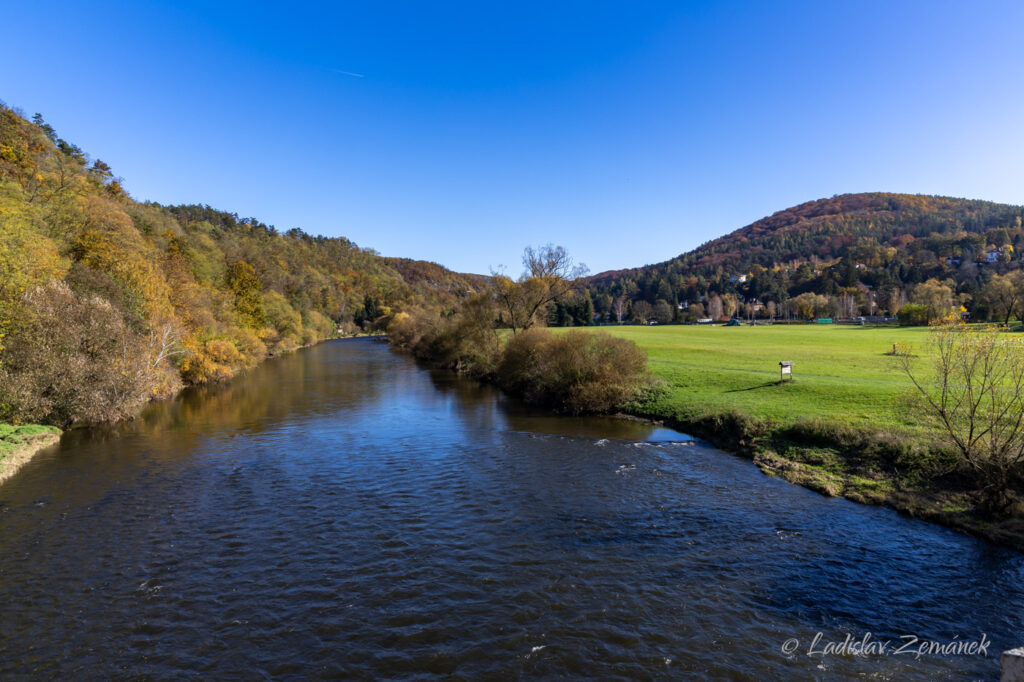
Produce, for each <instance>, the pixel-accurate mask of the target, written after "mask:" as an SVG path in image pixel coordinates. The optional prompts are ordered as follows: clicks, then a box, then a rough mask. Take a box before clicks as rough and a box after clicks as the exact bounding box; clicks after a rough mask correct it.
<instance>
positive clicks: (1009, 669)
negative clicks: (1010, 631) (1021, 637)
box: [999, 647, 1024, 682]
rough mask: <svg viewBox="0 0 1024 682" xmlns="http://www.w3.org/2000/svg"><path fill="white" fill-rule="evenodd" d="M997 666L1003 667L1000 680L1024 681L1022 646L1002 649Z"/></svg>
mask: <svg viewBox="0 0 1024 682" xmlns="http://www.w3.org/2000/svg"><path fill="white" fill-rule="evenodd" d="M999 666H1000V667H1001V668H1002V669H1003V675H1002V677H1001V678H1000V681H1001V682H1024V647H1022V648H1019V649H1010V650H1009V651H1004V652H1003V655H1002V656H1000V658H999Z"/></svg>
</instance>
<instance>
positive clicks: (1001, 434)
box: [900, 315, 1024, 513]
mask: <svg viewBox="0 0 1024 682" xmlns="http://www.w3.org/2000/svg"><path fill="white" fill-rule="evenodd" d="M957 317H958V316H954V315H951V316H949V317H948V318H947V319H946V321H945V322H944V323H943V324H941V325H937V326H935V327H933V328H932V332H931V339H930V346H931V349H930V350H931V351H932V353H933V354H934V366H933V368H932V371H931V372H930V373H929V372H927V371H918V369H917V368H916V367H915V364H914V360H913V357H912V356H911V354H909V353H904V354H902V355H901V356H900V359H901V362H902V366H903V370H904V371H905V372H906V374H907V376H908V377H909V378H910V380H911V382H912V383H913V384H914V386H915V387H916V388H917V390H918V392H919V393H920V395H921V397H922V399H923V400H922V408H923V414H924V416H925V417H926V418H928V419H930V420H931V421H932V422H933V423H934V424H935V425H936V426H938V427H939V429H940V430H941V431H943V432H945V434H946V435H947V436H948V437H949V440H950V441H951V443H952V444H953V445H954V446H955V448H956V450H957V452H958V453H959V454H960V456H961V458H962V460H963V462H965V463H966V464H967V465H968V467H969V468H970V469H971V470H972V471H973V472H974V473H975V475H976V476H977V477H978V479H979V481H980V483H981V489H980V492H981V494H982V501H983V504H984V507H985V508H986V510H987V511H989V512H990V513H998V512H1001V511H1003V510H1005V509H1006V508H1007V507H1008V506H1009V505H1010V504H1011V503H1012V501H1013V499H1012V494H1011V492H1012V486H1013V484H1014V482H1015V481H1017V480H1019V477H1020V475H1021V469H1022V463H1024V343H1022V340H1021V339H1019V338H1016V337H1009V336H1006V335H1000V333H999V331H998V330H997V329H995V328H992V327H989V328H981V329H977V328H975V329H971V328H969V327H967V326H966V325H964V324H963V323H962V322H960V321H959V320H958V319H957Z"/></svg>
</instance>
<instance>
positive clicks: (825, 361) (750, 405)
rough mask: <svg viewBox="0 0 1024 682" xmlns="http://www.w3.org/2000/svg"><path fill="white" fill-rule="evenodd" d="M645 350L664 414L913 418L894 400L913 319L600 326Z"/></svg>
mask: <svg viewBox="0 0 1024 682" xmlns="http://www.w3.org/2000/svg"><path fill="white" fill-rule="evenodd" d="M602 329H603V330H605V331H607V332H609V333H610V334H613V335H615V336H619V337H622V338H626V339H630V340H632V341H634V342H636V343H637V344H638V345H639V346H641V347H642V348H644V349H645V350H646V351H647V353H648V359H649V366H650V370H651V372H652V373H653V374H654V375H655V376H658V377H660V378H662V379H664V380H665V381H667V382H668V383H669V386H670V389H669V393H668V394H667V395H666V396H665V397H664V398H662V399H661V400H660V401H659V403H658V404H657V405H656V406H655V409H656V411H657V412H658V413H660V414H663V415H664V416H692V415H698V414H700V413H703V412H707V411H721V410H729V409H736V410H739V411H741V412H745V413H747V414H749V415H753V416H758V417H771V418H773V419H775V420H778V421H781V422H790V421H793V420H796V419H798V418H800V417H826V418H834V419H838V420H842V421H843V422H846V423H849V424H855V425H861V426H873V427H882V428H893V427H895V428H900V429H909V430H912V431H917V430H919V428H920V427H919V426H918V425H917V424H916V423H915V421H914V419H913V418H912V416H911V415H910V414H908V411H907V410H906V409H905V408H904V407H903V406H902V403H903V402H904V400H901V398H903V397H905V396H906V395H907V389H908V387H909V382H908V380H907V378H906V376H905V375H904V374H903V373H902V371H901V370H900V368H899V363H898V359H897V358H895V357H893V356H891V355H887V354H886V353H888V352H891V351H892V345H893V343H895V342H896V341H904V342H906V343H909V344H911V345H912V346H913V348H914V350H915V351H916V352H923V351H924V346H925V345H926V343H927V339H928V330H927V329H926V328H919V327H913V328H912V327H848V326H832V325H799V326H784V325H779V326H771V327H769V326H758V327H750V326H742V327H725V326H714V327H710V326H708V327H705V326H678V325H669V326H662V327H639V326H638V327H603V328H602ZM781 360H792V361H793V363H794V366H793V370H794V372H793V378H794V381H793V382H792V383H786V384H778V383H777V382H778V379H779V361H781Z"/></svg>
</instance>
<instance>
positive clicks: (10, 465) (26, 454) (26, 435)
mask: <svg viewBox="0 0 1024 682" xmlns="http://www.w3.org/2000/svg"><path fill="white" fill-rule="evenodd" d="M60 435H61V431H60V429H58V428H57V427H55V426H41V425H38V424H29V425H25V426H13V425H11V424H0V485H3V483H4V481H6V480H7V479H8V478H10V477H11V476H13V475H14V474H15V473H16V472H17V471H18V469H20V468H21V467H22V466H24V465H25V464H26V463H27V462H28V461H29V460H31V459H32V457H34V456H35V455H36V453H38V452H39V451H40V450H43V449H44V448H48V447H50V446H51V445H53V444H55V443H56V442H57V441H59V440H60Z"/></svg>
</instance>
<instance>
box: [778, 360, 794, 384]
mask: <svg viewBox="0 0 1024 682" xmlns="http://www.w3.org/2000/svg"><path fill="white" fill-rule="evenodd" d="M787 376H789V380H790V381H792V380H793V363H792V362H791V361H789V360H783V361H782V362H780V363H779V381H785V380H786V377H787Z"/></svg>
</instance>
